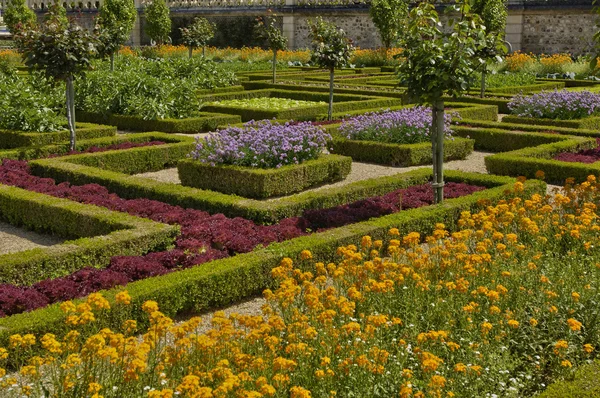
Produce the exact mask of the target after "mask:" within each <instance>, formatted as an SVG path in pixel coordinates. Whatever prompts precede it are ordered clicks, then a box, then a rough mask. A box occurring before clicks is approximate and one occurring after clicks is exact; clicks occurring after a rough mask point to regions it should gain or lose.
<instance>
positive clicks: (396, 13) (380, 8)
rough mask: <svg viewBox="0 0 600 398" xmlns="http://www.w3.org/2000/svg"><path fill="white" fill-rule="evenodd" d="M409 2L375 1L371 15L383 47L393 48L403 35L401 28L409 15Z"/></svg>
mask: <svg viewBox="0 0 600 398" xmlns="http://www.w3.org/2000/svg"><path fill="white" fill-rule="evenodd" d="M408 4H409V1H408V0H373V1H371V7H370V8H369V13H370V14H371V18H372V19H373V23H374V24H375V26H376V27H377V30H378V31H379V37H381V42H382V43H383V47H384V48H386V49H388V48H391V47H392V46H393V45H394V44H395V43H396V41H397V39H398V35H400V34H401V30H402V29H401V27H402V24H403V23H404V20H405V18H406V16H407V15H408Z"/></svg>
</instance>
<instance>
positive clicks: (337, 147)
mask: <svg viewBox="0 0 600 398" xmlns="http://www.w3.org/2000/svg"><path fill="white" fill-rule="evenodd" d="M473 143H474V141H473V140H470V139H464V138H456V139H454V140H445V141H444V160H445V161H448V160H458V159H465V158H466V157H467V155H469V154H470V153H471V152H473ZM331 145H332V152H333V153H338V154H340V155H346V156H350V157H351V158H352V160H355V161H359V162H369V163H376V164H384V165H391V166H402V167H409V166H420V165H425V164H431V162H432V155H431V142H423V143H420V144H405V145H400V144H388V143H383V142H376V141H362V140H348V139H345V138H341V137H335V138H334V139H333V142H332V144H331Z"/></svg>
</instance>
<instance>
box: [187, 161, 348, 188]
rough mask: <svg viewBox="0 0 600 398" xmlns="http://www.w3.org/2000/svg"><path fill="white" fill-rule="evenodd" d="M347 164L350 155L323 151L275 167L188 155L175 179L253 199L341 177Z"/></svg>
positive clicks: (191, 185)
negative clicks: (213, 163) (222, 162)
mask: <svg viewBox="0 0 600 398" xmlns="http://www.w3.org/2000/svg"><path fill="white" fill-rule="evenodd" d="M351 168H352V159H351V158H349V157H346V156H338V155H323V156H321V157H320V158H319V159H314V160H309V161H306V162H303V163H301V164H292V165H287V166H283V167H280V168H278V169H276V168H272V169H257V168H251V167H238V166H230V165H219V166H211V165H210V164H206V163H201V162H199V161H197V160H192V159H183V160H180V161H179V163H178V164H177V170H178V172H179V179H180V180H181V184H182V185H184V186H188V187H194V188H200V189H208V190H212V191H217V192H222V193H226V194H233V195H239V196H242V197H245V198H254V199H265V198H270V197H273V196H284V195H290V194H293V193H296V192H301V191H304V190H306V189H308V188H312V187H315V186H317V185H323V184H328V183H333V182H337V181H341V180H343V179H344V178H346V176H347V175H348V174H349V173H350V169H351Z"/></svg>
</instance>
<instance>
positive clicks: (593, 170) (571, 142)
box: [485, 136, 600, 184]
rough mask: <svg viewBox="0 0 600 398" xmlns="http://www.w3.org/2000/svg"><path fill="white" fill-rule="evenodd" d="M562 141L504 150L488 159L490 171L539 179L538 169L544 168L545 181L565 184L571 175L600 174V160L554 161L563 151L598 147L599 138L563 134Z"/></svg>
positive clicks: (581, 178) (486, 163) (585, 176)
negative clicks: (599, 161) (589, 161)
mask: <svg viewBox="0 0 600 398" xmlns="http://www.w3.org/2000/svg"><path fill="white" fill-rule="evenodd" d="M560 138H562V140H561V141H559V142H554V143H550V144H544V145H539V146H536V147H529V148H523V149H518V150H516V151H511V152H506V153H500V154H496V155H492V156H488V157H486V158H485V165H486V168H487V170H488V172H489V173H491V174H498V175H508V176H525V177H527V178H535V176H536V172H537V171H538V170H540V171H543V172H544V174H545V180H546V181H548V182H551V183H556V184H562V183H564V182H565V180H566V179H567V178H571V177H572V178H574V179H575V181H577V182H582V181H585V179H586V178H587V176H589V175H590V174H593V175H596V176H598V175H600V163H591V164H585V163H576V162H562V161H558V160H553V159H552V157H553V156H555V155H556V154H558V153H561V152H578V151H580V150H583V149H591V148H595V147H596V146H597V143H596V140H595V139H593V138H584V137H568V136H562V137H560Z"/></svg>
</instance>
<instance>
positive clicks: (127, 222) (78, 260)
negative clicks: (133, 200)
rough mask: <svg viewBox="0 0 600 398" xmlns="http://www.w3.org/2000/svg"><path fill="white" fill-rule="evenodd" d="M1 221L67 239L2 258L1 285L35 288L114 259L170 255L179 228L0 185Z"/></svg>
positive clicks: (103, 264)
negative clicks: (155, 253) (158, 253)
mask: <svg viewBox="0 0 600 398" xmlns="http://www.w3.org/2000/svg"><path fill="white" fill-rule="evenodd" d="M0 219H2V220H3V221H6V222H8V223H9V224H12V225H15V226H19V227H21V226H23V227H25V228H27V229H30V230H34V231H37V232H41V233H51V234H53V235H57V236H60V237H63V238H76V240H71V241H67V242H65V243H64V244H59V245H54V246H50V247H48V248H37V249H32V250H26V251H22V252H19V253H10V254H5V255H1V256H0V283H12V284H16V285H31V284H33V283H36V282H39V281H41V280H43V279H47V278H57V277H61V276H65V275H68V274H71V273H73V272H75V271H77V270H79V269H81V268H84V267H95V268H103V267H105V266H107V265H108V263H109V261H110V258H111V257H113V256H115V255H123V256H128V255H142V254H146V253H148V252H150V251H156V250H165V249H166V248H168V247H170V246H171V245H172V244H173V242H174V240H175V238H176V236H177V235H179V227H178V226H170V225H166V224H161V223H157V222H154V221H151V220H148V219H143V218H139V217H134V216H130V215H128V214H126V213H120V212H115V211H110V210H108V209H104V208H101V207H97V206H93V205H86V204H81V203H77V202H73V201H70V200H67V199H61V198H55V197H52V196H48V195H44V194H40V193H36V192H32V191H27V190H24V189H21V188H16V187H11V186H6V185H0Z"/></svg>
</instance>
